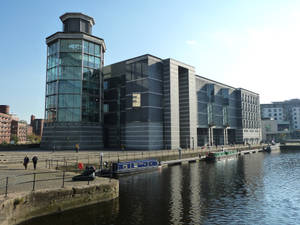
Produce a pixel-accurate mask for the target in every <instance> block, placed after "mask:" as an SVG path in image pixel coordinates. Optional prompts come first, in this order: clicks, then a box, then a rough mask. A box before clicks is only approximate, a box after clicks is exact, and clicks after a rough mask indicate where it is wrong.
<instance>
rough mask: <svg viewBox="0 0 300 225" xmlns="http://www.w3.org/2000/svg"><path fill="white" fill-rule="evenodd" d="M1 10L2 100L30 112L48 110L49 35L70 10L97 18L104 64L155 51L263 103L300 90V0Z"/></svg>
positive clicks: (40, 5)
mask: <svg viewBox="0 0 300 225" xmlns="http://www.w3.org/2000/svg"><path fill="white" fill-rule="evenodd" d="M0 12H1V13H0V27H1V35H0V105H1V104H5V105H10V109H11V113H14V114H17V115H18V116H19V118H20V119H23V120H27V121H29V119H30V115H31V114H34V115H36V116H37V117H38V118H43V117H44V105H45V78H46V43H45V38H46V37H48V36H50V35H51V34H53V33H55V32H57V31H61V30H62V23H61V21H60V19H59V17H60V16H61V15H62V14H64V13H65V12H82V13H84V14H87V15H89V16H91V17H93V18H94V20H95V23H96V24H95V26H94V27H93V35H95V36H98V37H100V38H103V39H104V40H105V43H106V47H107V51H106V53H105V59H104V60H105V65H109V64H112V63H115V62H119V61H121V60H125V59H128V58H132V57H136V56H139V55H143V54H146V53H149V54H152V55H155V56H157V57H160V58H163V59H165V58H173V59H176V60H179V61H182V62H184V63H186V64H189V65H192V66H194V67H195V68H196V73H197V74H199V75H201V76H204V77H207V78H209V79H212V80H216V81H219V82H222V83H225V84H228V85H230V86H233V87H236V88H239V87H242V88H245V89H248V90H251V91H254V92H257V93H259V94H260V102H261V103H270V102H272V101H283V100H287V99H292V98H300V93H299V90H298V87H299V82H300V78H299V75H300V60H299V59H300V1H299V0H244V1H241V0H226V1H225V0H185V1H182V0H163V1H162V0H142V1H141V0H126V1H125V0H94V1H92V0H86V1H82V0H80V1H78V0H64V1H58V0H52V1H40V0H26V1H23V0H19V1H17V0H10V1H2V2H1V7H0Z"/></svg>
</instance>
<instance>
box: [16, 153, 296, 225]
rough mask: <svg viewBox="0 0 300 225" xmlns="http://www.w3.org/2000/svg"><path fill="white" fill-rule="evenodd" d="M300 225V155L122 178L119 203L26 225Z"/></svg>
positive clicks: (254, 158) (246, 159)
mask: <svg viewBox="0 0 300 225" xmlns="http://www.w3.org/2000/svg"><path fill="white" fill-rule="evenodd" d="M299 223H300V151H298V152H284V153H280V152H277V153H276V152H274V153H271V154H267V153H258V154H252V155H246V156H243V157H240V158H238V159H232V160H225V161H221V162H217V163H210V164H207V163H205V162H201V163H191V164H186V165H182V166H180V165H178V166H172V167H169V168H163V169H161V170H157V171H154V172H149V173H144V174H138V175H133V176H127V177H122V178H120V197H119V198H118V199H116V200H113V201H110V202H107V203H101V204H96V205H93V206H89V207H85V208H80V209H75V210H70V211H67V212H63V213H59V214H55V215H50V216H46V217H41V218H37V219H33V220H31V221H28V222H26V223H23V224H22V225H42V224H43V225H50V224H51V225H69V224H74V225H75V224H76V225H104V224H105V225H106V224H116V225H119V224H120V225H122V224H124V225H125V224H126V225H130V224H132V225H140V224H151V225H159V224H299Z"/></svg>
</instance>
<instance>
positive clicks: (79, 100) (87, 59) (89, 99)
mask: <svg viewBox="0 0 300 225" xmlns="http://www.w3.org/2000/svg"><path fill="white" fill-rule="evenodd" d="M100 57H101V49H100V46H99V45H97V44H94V43H92V42H87V41H83V40H76V39H60V40H59V41H56V42H54V43H52V44H51V45H49V46H48V62H47V84H46V110H45V111H46V115H45V118H46V120H47V121H48V122H54V121H59V122H79V121H86V122H99V121H100V87H101V83H100V67H101V60H100Z"/></svg>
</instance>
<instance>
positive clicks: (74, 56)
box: [60, 52, 82, 66]
mask: <svg viewBox="0 0 300 225" xmlns="http://www.w3.org/2000/svg"><path fill="white" fill-rule="evenodd" d="M81 58H82V56H81V54H80V53H63V52H62V53H60V60H61V63H60V64H61V65H64V66H81Z"/></svg>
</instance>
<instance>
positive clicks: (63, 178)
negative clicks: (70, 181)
mask: <svg viewBox="0 0 300 225" xmlns="http://www.w3.org/2000/svg"><path fill="white" fill-rule="evenodd" d="M61 187H62V188H64V187H65V171H63V177H62V186H61Z"/></svg>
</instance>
